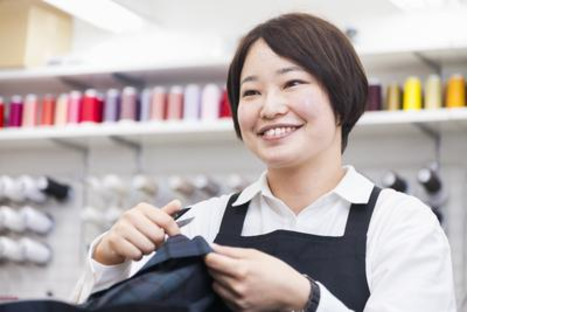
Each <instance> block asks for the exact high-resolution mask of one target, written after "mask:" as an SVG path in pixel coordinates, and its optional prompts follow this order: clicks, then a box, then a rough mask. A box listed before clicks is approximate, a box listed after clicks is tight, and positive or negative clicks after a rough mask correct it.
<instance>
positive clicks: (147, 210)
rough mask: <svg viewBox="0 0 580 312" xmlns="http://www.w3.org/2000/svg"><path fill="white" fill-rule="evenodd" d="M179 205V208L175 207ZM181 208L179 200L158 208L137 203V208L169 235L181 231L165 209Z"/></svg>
mask: <svg viewBox="0 0 580 312" xmlns="http://www.w3.org/2000/svg"><path fill="white" fill-rule="evenodd" d="M178 205H179V208H176V207H177V206H178ZM180 208H181V204H180V203H179V201H172V202H171V203H169V204H168V205H166V206H165V207H163V208H162V209H158V208H156V207H154V206H152V205H149V204H145V203H142V204H139V205H138V206H137V209H138V210H139V211H140V212H141V213H143V214H144V215H145V216H146V217H147V218H148V219H149V220H151V221H153V223H155V224H156V225H157V226H159V227H160V228H162V229H163V230H164V231H165V233H167V234H168V235H169V236H173V235H177V234H179V233H181V231H180V230H179V226H177V223H176V222H175V220H173V218H172V217H171V215H170V214H169V213H167V211H169V212H171V211H174V210H175V211H177V210H179V209H180Z"/></svg>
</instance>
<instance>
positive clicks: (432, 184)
mask: <svg viewBox="0 0 580 312" xmlns="http://www.w3.org/2000/svg"><path fill="white" fill-rule="evenodd" d="M417 179H418V180H419V182H420V183H421V184H422V185H423V187H424V188H425V190H426V191H427V193H429V194H436V193H437V192H439V191H441V188H442V184H441V180H440V179H439V176H438V175H437V173H436V172H435V171H433V170H432V169H430V168H422V169H421V170H419V173H418V174H417Z"/></svg>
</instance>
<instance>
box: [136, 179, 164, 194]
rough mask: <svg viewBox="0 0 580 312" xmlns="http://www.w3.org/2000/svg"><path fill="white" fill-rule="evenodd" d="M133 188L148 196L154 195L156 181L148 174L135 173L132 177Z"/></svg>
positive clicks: (156, 189)
mask: <svg viewBox="0 0 580 312" xmlns="http://www.w3.org/2000/svg"><path fill="white" fill-rule="evenodd" d="M132 184H133V189H135V190H137V191H139V192H143V193H145V194H147V195H149V196H155V195H156V194H157V191H158V186H157V182H155V180H154V179H153V178H151V177H149V176H146V175H137V176H135V177H134V178H133V183H132Z"/></svg>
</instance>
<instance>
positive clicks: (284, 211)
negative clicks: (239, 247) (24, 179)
mask: <svg viewBox="0 0 580 312" xmlns="http://www.w3.org/2000/svg"><path fill="white" fill-rule="evenodd" d="M345 168H346V169H347V172H346V174H345V175H344V177H343V178H342V180H341V181H340V182H339V184H338V185H337V186H336V187H335V188H334V189H333V190H332V191H330V192H328V193H327V194H325V195H323V196H321V197H320V198H318V199H317V200H316V201H314V202H313V203H312V204H310V205H309V206H308V207H306V208H305V209H303V210H302V211H301V212H300V213H299V214H298V215H296V214H294V212H293V211H292V210H291V209H290V208H289V207H288V206H287V205H286V204H285V203H284V202H282V201H281V200H280V199H278V198H276V197H275V196H274V195H273V194H272V192H271V191H270V188H269V187H268V183H267V179H266V172H264V173H263V174H262V175H261V176H260V178H259V179H258V180H257V181H256V182H254V183H253V184H251V185H250V186H248V187H247V188H245V189H244V190H243V191H242V193H241V194H240V196H239V197H238V199H237V200H236V201H235V202H234V203H233V206H234V207H236V206H240V205H242V204H244V203H246V202H248V201H249V202H250V204H249V207H248V212H247V215H246V219H245V220H244V226H243V229H242V236H253V235H260V234H266V233H269V232H272V231H275V230H289V231H296V232H302V233H308V234H313V235H322V236H342V235H343V234H344V230H345V228H346V221H347V218H348V211H349V209H350V205H351V204H363V203H367V202H368V200H369V197H370V194H371V192H372V189H373V186H374V184H373V183H372V182H371V181H369V180H368V179H367V178H365V177H364V176H362V175H361V174H359V173H358V172H356V170H355V169H354V168H353V167H351V166H346V167H345ZM230 195H231V194H228V195H222V196H220V197H215V198H212V199H209V200H206V201H203V202H200V203H198V204H196V205H195V206H193V208H192V209H191V210H190V211H188V212H187V213H186V214H185V215H184V216H183V217H182V218H188V217H192V216H195V219H194V221H193V222H191V223H189V224H188V225H186V226H184V227H183V228H182V229H181V232H182V234H183V235H185V236H187V237H189V238H192V237H194V236H196V235H201V236H203V237H204V238H205V239H206V240H207V241H214V239H215V238H216V236H217V234H218V231H219V228H220V225H221V220H222V217H223V215H224V211H225V208H226V205H227V202H228V200H229V198H230ZM101 237H102V235H101V236H100V237H98V238H97V239H96V240H95V241H94V242H93V243H92V245H91V248H90V250H89V255H92V253H93V249H94V246H95V244H96V242H98V241H99V240H100V238H101ZM366 252H367V254H366V277H367V281H368V283H369V289H370V293H371V295H370V297H369V300H368V302H367V304H366V306H365V309H364V311H365V312H371V311H373V312H374V311H376V312H379V311H380V312H399V311H405V312H424V311H438V312H452V311H453V312H454V311H456V308H455V295H454V287H453V273H452V268H451V255H450V250H449V243H448V241H447V237H446V236H445V233H444V232H443V230H442V229H441V227H440V226H439V223H438V221H437V218H436V217H435V215H434V214H433V213H432V211H431V209H430V208H429V207H427V206H426V205H425V204H423V203H422V202H421V201H419V200H418V199H416V198H415V197H412V196H409V195H406V194H403V193H399V192H396V191H394V190H392V189H384V190H382V191H381V193H380V195H379V197H378V199H377V203H376V206H375V209H374V212H373V215H372V218H371V221H370V224H369V229H368V232H367V251H366ZM152 256H153V255H149V256H146V257H143V259H141V260H140V261H138V262H131V261H128V262H125V263H123V264H119V265H114V266H105V265H102V264H99V263H98V262H96V261H94V260H93V259H92V258H91V257H89V259H88V265H87V266H86V269H85V272H84V274H83V277H81V279H80V280H79V282H78V284H77V287H76V289H75V292H74V294H73V301H75V302H82V301H84V300H86V298H87V297H88V296H89V295H90V294H91V293H92V292H96V291H99V290H102V289H105V288H107V287H110V286H111V285H113V284H115V283H117V282H119V281H122V280H124V279H126V278H128V277H130V276H131V275H133V274H134V273H135V272H137V271H138V270H139V269H140V268H141V267H142V266H143V265H144V264H145V263H146V262H147V261H148V260H149V258H150V257H152ZM318 284H319V285H320V288H321V295H320V304H319V307H318V310H317V311H320V312H325V311H328V312H340V311H350V310H349V309H348V308H347V307H346V306H344V304H342V302H341V301H340V300H339V299H337V298H336V297H335V296H334V295H333V294H332V293H331V292H330V291H329V290H328V289H327V288H326V287H324V285H323V284H321V283H318Z"/></svg>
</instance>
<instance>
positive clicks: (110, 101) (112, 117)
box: [103, 89, 121, 123]
mask: <svg viewBox="0 0 580 312" xmlns="http://www.w3.org/2000/svg"><path fill="white" fill-rule="evenodd" d="M120 101H121V97H120V94H119V90H117V89H109V90H107V95H106V96H105V105H104V108H103V121H104V122H107V123H114V122H116V121H117V120H118V112H117V108H118V106H119V105H120V104H119V103H120Z"/></svg>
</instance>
